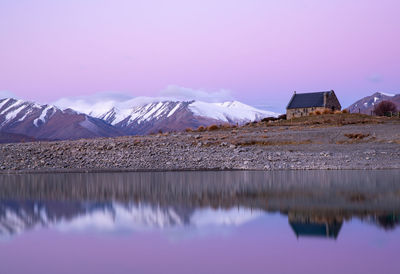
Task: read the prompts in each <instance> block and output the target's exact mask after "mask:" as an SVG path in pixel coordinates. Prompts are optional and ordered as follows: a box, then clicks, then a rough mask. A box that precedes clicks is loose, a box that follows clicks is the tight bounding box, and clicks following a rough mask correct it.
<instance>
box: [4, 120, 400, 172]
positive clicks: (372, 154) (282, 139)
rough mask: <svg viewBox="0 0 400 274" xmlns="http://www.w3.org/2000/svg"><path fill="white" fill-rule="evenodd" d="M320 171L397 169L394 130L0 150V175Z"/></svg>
mask: <svg viewBox="0 0 400 274" xmlns="http://www.w3.org/2000/svg"><path fill="white" fill-rule="evenodd" d="M323 169H400V124H399V123H398V122H388V123H382V124H358V125H357V124H356V125H344V126H335V125H319V126H273V127H271V126H268V125H267V124H258V125H255V126H251V125H250V126H246V127H241V128H225V129H219V130H215V131H203V132H179V133H169V134H157V135H150V136H130V137H117V138H99V139H82V140H76V141H54V142H32V143H19V144H2V145H0V173H26V172H29V173H30V172H111V171H118V172H121V171H165V170H171V171H172V170H323Z"/></svg>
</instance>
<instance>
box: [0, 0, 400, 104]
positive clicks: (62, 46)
mask: <svg viewBox="0 0 400 274" xmlns="http://www.w3.org/2000/svg"><path fill="white" fill-rule="evenodd" d="M399 10H400V1H398V0H376V1H374V0H335V1H330V0H326V1H325V0H243V1H239V0H218V1H215V0H202V1H188V0H168V1H166V0H158V1H157V0H109V1H107V0H85V1H82V0H68V1H67V0H65V1H61V0H60V1H54V0H24V1H15V0H1V1H0V18H1V20H0V91H8V92H11V93H13V94H15V95H16V96H18V97H21V98H23V99H31V100H37V101H39V102H52V101H55V100H57V99H59V98H61V97H68V96H78V95H90V94H94V93H99V92H117V93H124V94H129V95H132V96H157V95H159V93H160V92H162V90H164V89H165V88H166V87H167V86H168V85H177V86H182V87H187V88H193V89H196V90H198V89H200V90H204V91H208V92H216V91H219V90H229V91H230V92H231V95H232V96H233V97H234V98H236V99H238V100H240V101H243V102H245V103H249V104H252V105H255V106H261V105H265V106H273V107H272V109H276V110H279V109H283V108H284V107H285V106H286V104H287V102H288V100H289V99H290V96H291V94H292V93H293V91H294V90H296V91H298V92H303V91H304V92H305V91H319V90H330V89H334V90H335V91H336V93H337V94H338V96H339V99H340V100H341V101H342V105H344V106H347V105H349V104H350V103H353V101H354V100H356V99H359V98H360V97H363V96H366V95H370V94H372V93H373V92H375V91H382V92H389V93H400V35H399V33H400V16H399ZM3 93H4V92H3ZM270 109H271V108H270Z"/></svg>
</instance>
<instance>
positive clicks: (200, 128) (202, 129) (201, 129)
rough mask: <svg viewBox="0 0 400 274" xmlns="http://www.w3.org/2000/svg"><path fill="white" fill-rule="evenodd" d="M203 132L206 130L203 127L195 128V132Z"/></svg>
mask: <svg viewBox="0 0 400 274" xmlns="http://www.w3.org/2000/svg"><path fill="white" fill-rule="evenodd" d="M204 130H206V129H205V128H204V127H203V126H199V127H198V128H197V131H200V132H202V131H204Z"/></svg>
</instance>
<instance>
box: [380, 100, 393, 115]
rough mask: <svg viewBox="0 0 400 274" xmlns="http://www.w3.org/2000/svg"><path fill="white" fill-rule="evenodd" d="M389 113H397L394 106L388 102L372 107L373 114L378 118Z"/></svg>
mask: <svg viewBox="0 0 400 274" xmlns="http://www.w3.org/2000/svg"><path fill="white" fill-rule="evenodd" d="M391 112H392V113H393V112H397V108H396V105H395V104H394V103H393V102H390V101H382V102H380V103H379V104H377V105H375V107H374V113H375V114H376V115H379V116H384V115H387V114H388V113H391Z"/></svg>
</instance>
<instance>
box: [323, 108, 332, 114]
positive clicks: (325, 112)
mask: <svg viewBox="0 0 400 274" xmlns="http://www.w3.org/2000/svg"><path fill="white" fill-rule="evenodd" d="M332 113H333V111H332V110H330V109H324V111H323V112H322V114H332Z"/></svg>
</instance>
